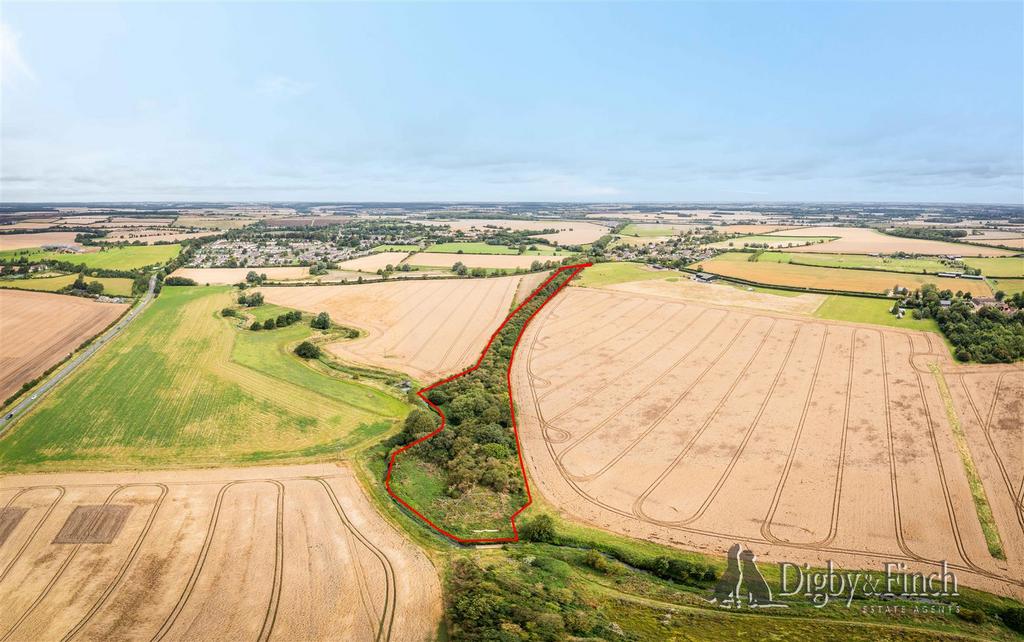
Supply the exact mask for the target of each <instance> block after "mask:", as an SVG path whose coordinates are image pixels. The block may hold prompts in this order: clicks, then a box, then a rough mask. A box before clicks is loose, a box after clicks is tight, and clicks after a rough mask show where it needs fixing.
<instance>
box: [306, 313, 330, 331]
mask: <svg viewBox="0 0 1024 642" xmlns="http://www.w3.org/2000/svg"><path fill="white" fill-rule="evenodd" d="M309 327H311V328H315V329H317V330H329V329H330V328H331V316H330V315H329V314H327V313H326V312H321V313H320V314H318V315H316V316H315V317H313V319H312V320H311V321H310V322H309Z"/></svg>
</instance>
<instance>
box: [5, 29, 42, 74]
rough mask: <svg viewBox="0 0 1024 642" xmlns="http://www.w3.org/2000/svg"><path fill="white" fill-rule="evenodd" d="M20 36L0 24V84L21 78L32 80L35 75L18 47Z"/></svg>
mask: <svg viewBox="0 0 1024 642" xmlns="http://www.w3.org/2000/svg"><path fill="white" fill-rule="evenodd" d="M19 39H20V36H19V35H18V34H17V33H15V32H14V30H13V29H11V28H10V27H9V26H7V25H6V24H4V23H2V22H0V83H8V82H11V81H12V80H13V79H14V78H17V77H23V78H28V79H29V80H32V79H34V78H35V74H34V73H32V68H31V67H29V66H28V63H26V62H25V58H24V57H23V56H22V55H21V49H20V48H19V47H18V40H19Z"/></svg>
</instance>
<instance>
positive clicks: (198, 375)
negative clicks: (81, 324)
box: [0, 287, 408, 471]
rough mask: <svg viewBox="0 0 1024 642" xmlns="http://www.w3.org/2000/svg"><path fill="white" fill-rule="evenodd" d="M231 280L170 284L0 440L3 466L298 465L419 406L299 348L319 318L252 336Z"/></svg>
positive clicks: (391, 423) (356, 439)
mask: <svg viewBox="0 0 1024 642" xmlns="http://www.w3.org/2000/svg"><path fill="white" fill-rule="evenodd" d="M233 303H234V295H233V293H232V291H231V290H230V289H229V288H225V287H219V288H218V287H165V288H164V290H163V292H162V293H161V295H160V297H159V298H157V299H156V300H155V301H154V302H153V303H152V304H151V305H150V307H149V308H148V309H146V311H145V312H144V313H143V314H142V316H141V318H139V319H137V320H136V321H135V322H134V323H133V324H132V325H131V326H130V327H129V328H128V329H127V330H126V331H125V332H124V334H123V335H121V336H120V337H118V338H117V339H116V340H115V341H114V342H113V343H112V344H111V345H109V346H107V347H105V348H104V349H103V350H101V351H100V352H99V353H98V354H96V355H95V356H94V357H93V358H92V359H91V360H90V361H89V362H88V363H87V364H86V365H84V366H83V367H82V368H81V369H80V370H79V371H78V372H76V373H75V374H74V375H73V376H72V377H71V378H70V379H68V380H67V381H66V382H64V383H63V384H61V386H60V387H59V388H58V389H56V390H54V391H53V392H52V393H50V395H49V396H48V397H47V398H46V399H45V400H43V401H42V402H41V404H40V405H39V407H37V409H36V410H34V411H33V412H32V413H31V414H30V415H29V416H27V417H26V418H24V419H23V420H21V421H20V422H19V423H18V424H17V425H15V427H14V428H13V429H12V430H11V431H10V432H9V433H8V434H7V435H6V436H4V437H3V439H2V440H0V470H6V471H14V470H58V469H59V470H81V469H125V468H139V467H155V466H165V467H166V466H171V467H177V466H203V465H220V466H222V465H231V464H234V463H246V462H269V461H274V462H277V461H294V460H302V459H309V458H318V457H324V456H327V455H332V454H337V453H338V452H339V451H340V450H343V449H345V448H347V447H350V446H352V445H355V444H356V443H357V442H359V441H362V440H365V439H367V438H370V437H373V436H379V435H381V434H383V433H384V432H386V431H387V430H389V429H390V428H391V427H392V426H394V425H395V423H396V422H397V421H399V420H401V419H402V418H404V416H405V414H406V413H407V408H408V406H407V404H406V403H405V401H404V400H403V399H400V398H399V397H398V396H392V395H391V394H388V393H386V392H384V391H382V390H381V389H378V388H375V387H373V386H371V385H366V384H363V383H359V382H355V381H352V380H351V379H350V378H345V379H343V378H341V377H342V376H343V375H338V376H337V377H336V376H332V375H330V374H328V369H327V368H326V367H320V364H319V362H316V363H313V364H306V363H304V362H301V361H300V360H299V359H298V358H297V357H295V356H293V355H292V354H291V352H290V350H291V348H292V346H294V345H295V343H296V342H298V341H300V340H302V339H304V338H306V337H308V336H310V335H311V334H312V333H313V330H311V329H310V328H309V326H308V320H305V319H304V320H303V321H302V322H300V323H297V324H295V325H293V326H289V327H287V328H278V329H274V330H263V331H260V332H252V331H250V330H243V329H240V328H239V321H238V319H226V318H222V317H221V316H220V310H221V309H222V308H224V307H227V306H230V305H232V304H233Z"/></svg>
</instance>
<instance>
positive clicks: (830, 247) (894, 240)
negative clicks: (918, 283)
mask: <svg viewBox="0 0 1024 642" xmlns="http://www.w3.org/2000/svg"><path fill="white" fill-rule="evenodd" d="M772 234H773V235H781V236H838V237H839V238H838V239H836V240H834V241H828V242H826V243H821V244H811V245H805V246H801V247H794V248H792V251H793V252H831V253H836V254H843V253H846V254H893V253H895V252H909V253H913V254H929V255H952V256H1007V255H1009V254H1012V252H1009V251H1007V250H1000V249H997V248H984V247H979V246H977V245H966V244H964V243H946V242H944V241H925V240H922V239H907V238H902V237H899V236H890V235H888V234H882V233H881V232H876V231H875V230H872V229H868V228H864V227H797V228H792V229H787V230H785V231H782V232H773V233H772Z"/></svg>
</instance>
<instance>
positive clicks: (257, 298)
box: [238, 292, 263, 308]
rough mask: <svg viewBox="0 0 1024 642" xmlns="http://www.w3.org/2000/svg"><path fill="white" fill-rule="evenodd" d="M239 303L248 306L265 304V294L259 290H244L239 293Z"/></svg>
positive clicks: (253, 306)
mask: <svg viewBox="0 0 1024 642" xmlns="http://www.w3.org/2000/svg"><path fill="white" fill-rule="evenodd" d="M238 305H244V306H245V307H247V308H255V307H257V306H260V305H263V295H262V294H261V293H259V292H253V293H252V294H245V293H244V292H243V293H241V294H239V295H238Z"/></svg>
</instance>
